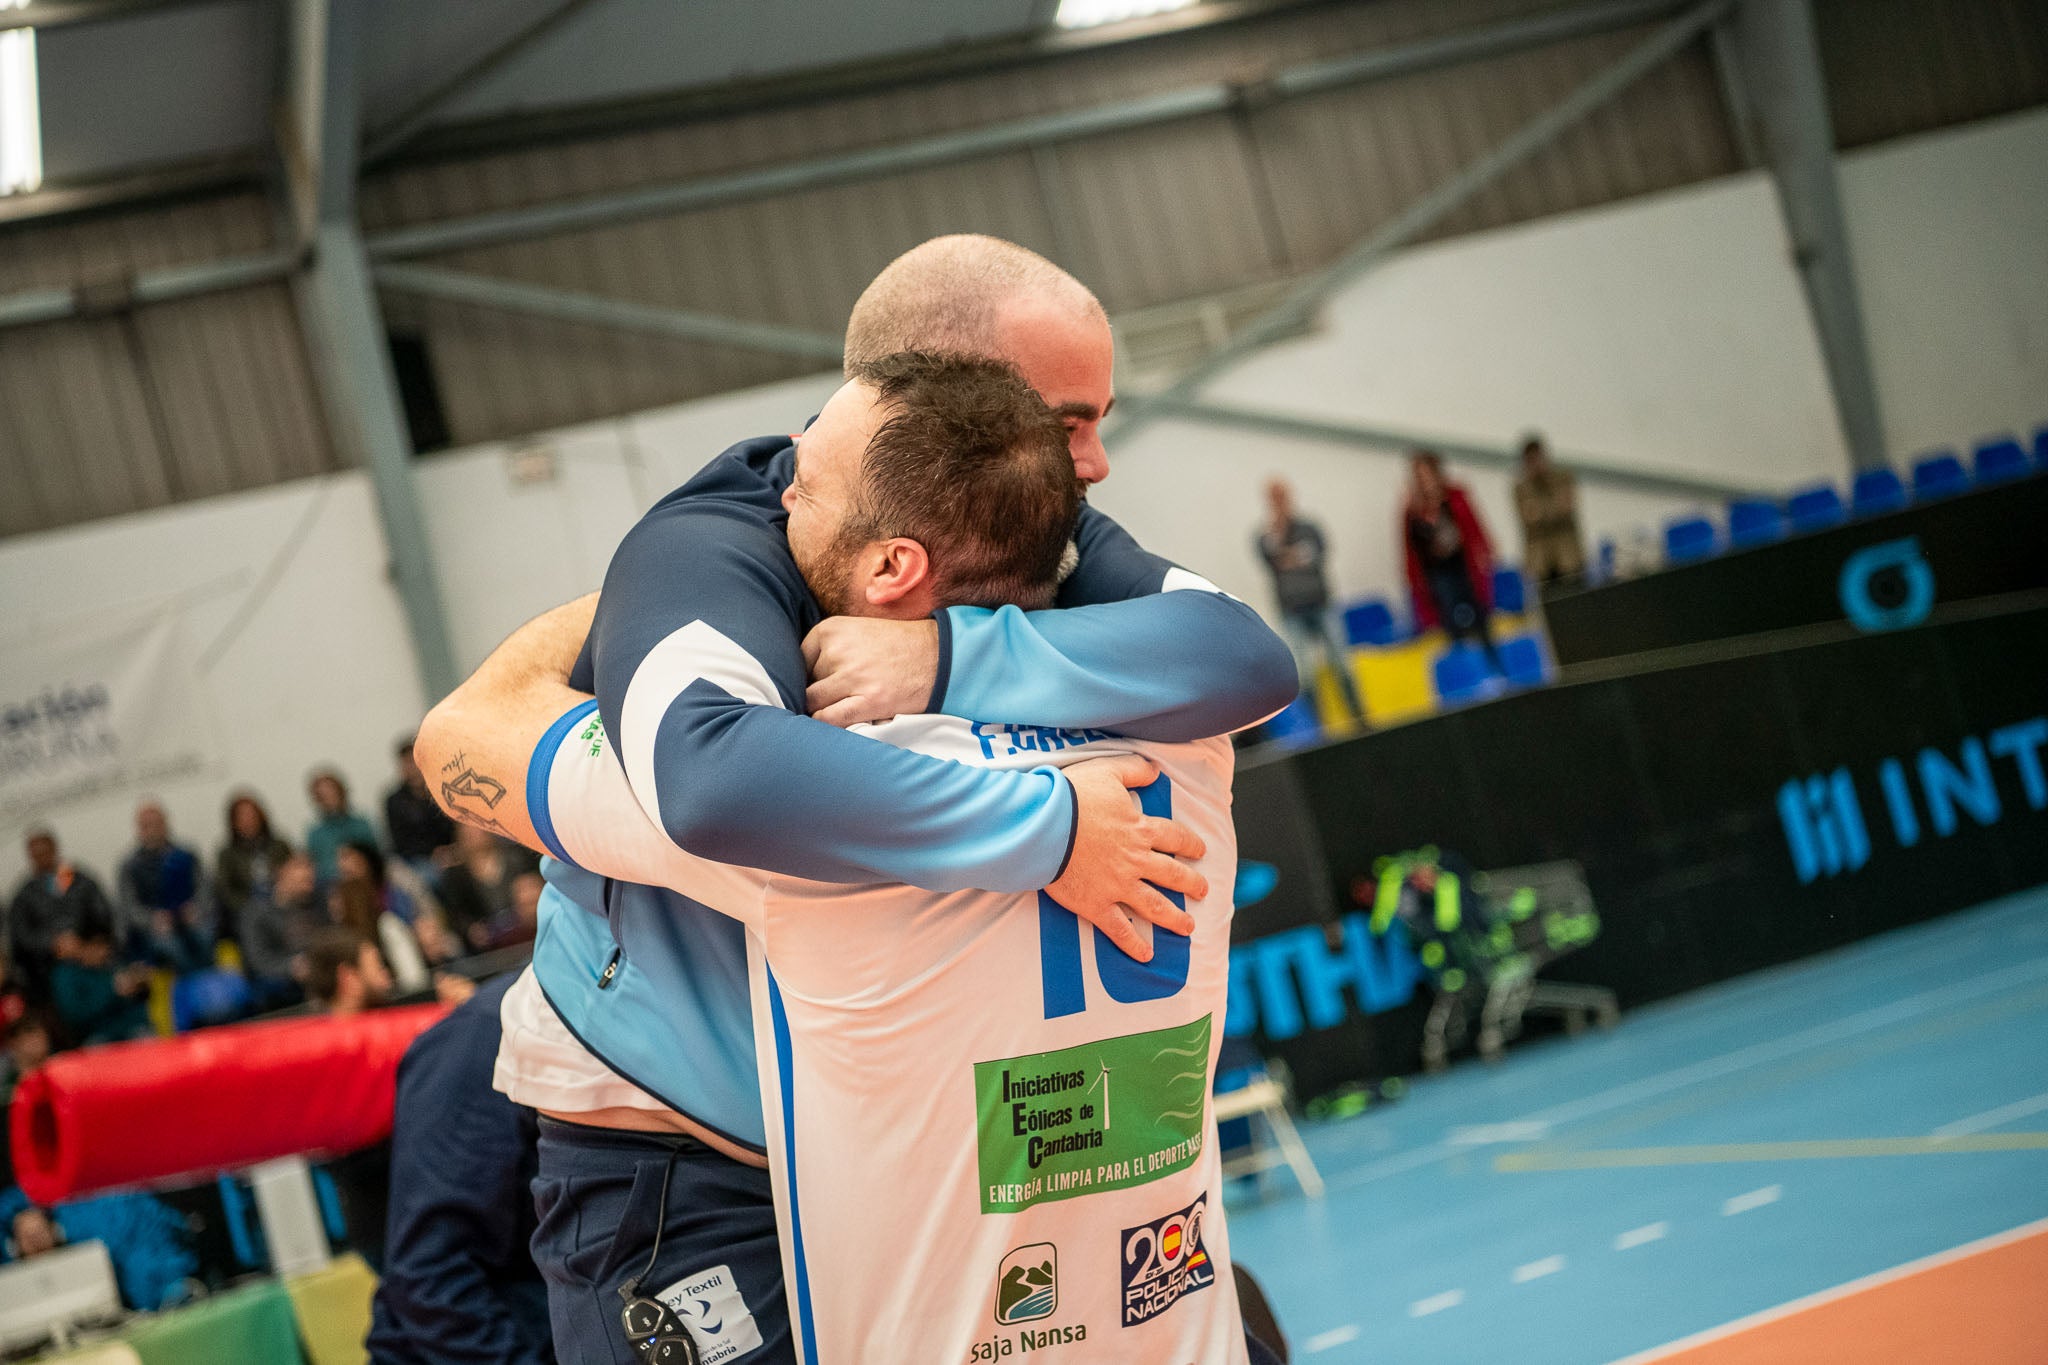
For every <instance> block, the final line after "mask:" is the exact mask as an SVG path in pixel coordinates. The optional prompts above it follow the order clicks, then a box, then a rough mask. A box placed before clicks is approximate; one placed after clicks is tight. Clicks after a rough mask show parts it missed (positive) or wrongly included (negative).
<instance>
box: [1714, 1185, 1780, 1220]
mask: <svg viewBox="0 0 2048 1365" xmlns="http://www.w3.org/2000/svg"><path fill="white" fill-rule="evenodd" d="M1784 1193H1785V1187H1784V1186H1783V1185H1766V1186H1764V1187H1763V1188H1762V1189H1760V1190H1751V1191H1750V1192H1749V1193H1748V1194H1738V1195H1736V1196H1735V1197H1734V1198H1733V1199H1730V1200H1729V1201H1728V1202H1727V1203H1725V1204H1723V1205H1722V1206H1721V1216H1722V1217H1723V1218H1733V1217H1734V1216H1735V1215H1736V1214H1738V1213H1748V1212H1749V1211H1750V1210H1751V1209H1760V1208H1762V1207H1763V1206H1764V1205H1766V1204H1775V1203H1777V1202H1778V1200H1779V1199H1780V1198H1782V1197H1783V1196H1784Z"/></svg>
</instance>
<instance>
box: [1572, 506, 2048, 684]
mask: <svg viewBox="0 0 2048 1365" xmlns="http://www.w3.org/2000/svg"><path fill="white" fill-rule="evenodd" d="M2038 588H2048V474H2043V475H2037V476H2035V477H2032V478H2028V479H2023V480H2020V481H2018V482H2014V483H2006V484H1997V485H1993V486H1991V487H1987V488H1981V489H1978V490H1976V491H1974V492H1970V493H1965V494H1962V495H1961V496H1959V497H1953V498H1946V499H1943V500H1941V501H1938V502H1929V503H1920V504H1916V505H1914V506H1911V507H1907V508H1904V509H1902V510H1900V511H1897V512H1892V513H1889V514H1887V515H1885V516H1881V517H1873V518H1871V519H1869V520H1867V521H1856V522H1851V523H1849V524H1847V525H1844V526H1837V527H1832V528H1830V529H1828V530H1825V531H1818V532H1814V533H1811V534H1807V535H1800V536H1795V537H1793V538H1792V539H1790V540H1786V541H1781V542H1779V543H1777V544H1773V545H1764V546H1759V547H1756V548H1754V549H1747V550H1738V551H1733V552H1731V553H1728V554H1724V555H1720V556H1718V557H1716V558H1714V559H1708V560H1702V561H1700V562H1698V563H1695V564H1685V565H1679V566H1677V567H1674V568H1668V569H1664V570H1662V571H1660V572H1658V573H1654V574H1650V575H1648V576H1646V577H1643V578H1633V579H1627V580H1625V581H1623V582H1619V583H1610V584H1607V585H1605V586H1602V587H1597V588H1584V589H1567V590H1563V591H1557V592H1552V593H1547V594H1546V595H1545V597H1544V601H1543V614H1544V620H1545V622H1546V624H1547V626H1548V628H1549V633H1550V642H1551V646H1552V649H1553V651H1554V653H1555V655H1556V657H1557V661H1558V663H1559V664H1561V665H1565V666H1567V667H1569V666H1570V665H1572V664H1579V663H1586V662H1589V661H1591V660H1595V659H1611V658H1616V657H1619V656H1622V655H1628V654H1640V653H1643V652H1646V651H1649V650H1656V649H1669V648H1673V647H1676V646H1680V645H1691V644H1700V643H1703V642H1706V641H1712V640H1726V639H1733V638H1735V637H1738V636H1743V635H1756V634H1761V633H1763V632H1765V631H1772V630H1784V629H1789V628H1792V627H1796V626H1811V625H1819V624H1823V623H1826V622H1836V621H1845V620H1846V621H1855V622H1862V623H1866V625H1874V626H1878V627H1897V626H1899V625H1902V624H1910V623H1911V621H1912V620H1913V619H1918V618H1924V617H1925V616H1926V615H1927V613H1928V612H1929V611H1930V610H1931V609H1932V608H1933V607H1935V606H1937V605H1942V604H1950V603H1955V602H1963V601H1969V600H1972V599H1976V598H1983V597H1995V596H2000V595H2002V594H2005V593H2012V592H2023V591H2026V590H2029V589H2038Z"/></svg>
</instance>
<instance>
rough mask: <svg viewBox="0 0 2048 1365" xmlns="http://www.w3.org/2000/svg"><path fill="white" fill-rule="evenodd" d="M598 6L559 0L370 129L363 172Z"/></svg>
mask: <svg viewBox="0 0 2048 1365" xmlns="http://www.w3.org/2000/svg"><path fill="white" fill-rule="evenodd" d="M601 3H603V0H562V3H560V4H558V5H556V6H555V7H554V8H553V9H551V10H549V11H548V12H547V13H545V14H543V15H541V16H540V17H539V18H538V19H536V20H534V21H533V22H532V23H530V24H528V25H527V26H526V27H525V28H522V29H520V30H519V31H518V32H516V33H514V34H512V35H511V36H510V37H508V38H506V39H505V41H504V42H502V43H499V44H498V45H497V46H496V47H494V48H492V49H491V50H490V51H489V52H486V53H484V55H483V56H481V57H479V58H477V59H476V60H475V61H474V62H471V63H470V64H469V65H468V66H466V67H464V68H462V70H460V71H458V72H456V73H455V74H454V75H452V76H450V77H448V79H446V80H444V81H442V82H441V83H440V84H439V85H437V86H435V87H434V88H433V89H432V90H429V91H428V92H427V93H426V94H425V95H423V96H421V97H420V98H419V99H418V100H416V101H414V102H413V104H412V105H411V106H410V107H409V108H407V109H406V110H405V111H404V112H403V113H401V114H399V115H398V116H397V117H395V118H393V119H391V120H390V121H389V122H388V123H385V124H383V125H381V126H379V127H377V128H373V129H371V130H370V133H369V136H368V137H367V138H366V139H364V146H363V167H364V169H366V170H367V169H369V168H370V167H373V166H376V165H379V164H380V163H382V162H383V161H385V160H386V159H387V158H389V157H390V156H391V154H392V153H393V152H395V151H397V150H398V149H399V148H401V147H403V146H405V145H406V144H407V143H408V142H410V141H412V139H413V136H414V135H415V134H416V133H418V132H419V131H420V130H421V129H423V128H425V127H426V126H427V125H428V123H430V122H432V121H433V117H434V115H435V114H437V113H439V112H440V111H441V110H443V109H445V108H447V107H448V105H449V104H451V103H452V102H453V101H454V100H455V99H456V98H457V97H458V96H461V95H464V94H467V93H468V92H469V91H471V90H474V89H475V88H476V87H477V85H478V84H479V83H480V82H481V81H483V80H485V79H486V78H488V77H489V76H491V75H492V74H493V73H495V72H497V71H501V70H503V69H504V67H505V65H506V63H508V62H510V61H511V60H512V59H513V58H515V57H517V56H519V55H520V54H522V53H524V52H526V51H528V50H530V49H531V48H532V47H533V45H534V44H536V43H538V42H540V41H541V40H542V39H544V38H546V37H547V36H548V35H549V34H551V33H553V32H554V31H555V30H556V29H558V28H560V27H561V26H562V25H563V24H564V23H566V22H568V21H569V20H570V19H573V18H575V17H576V16H577V15H578V14H580V13H582V12H583V11H584V10H586V9H588V8H590V6H592V5H595V4H601Z"/></svg>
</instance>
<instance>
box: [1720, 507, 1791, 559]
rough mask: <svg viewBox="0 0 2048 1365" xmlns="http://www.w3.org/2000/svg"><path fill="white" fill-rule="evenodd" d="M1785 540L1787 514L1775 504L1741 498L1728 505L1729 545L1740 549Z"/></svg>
mask: <svg viewBox="0 0 2048 1365" xmlns="http://www.w3.org/2000/svg"><path fill="white" fill-rule="evenodd" d="M1784 538H1785V513H1784V510H1783V509H1782V508H1780V507H1779V506H1778V504H1776V503H1775V502H1765V501H1764V500H1763V499H1761V498H1741V499H1738V500H1737V501H1735V502H1731V503H1729V504H1728V543H1729V544H1730V545H1733V546H1736V547H1738V548H1740V547H1742V546H1746V545H1768V544H1770V543H1771V542H1772V541H1774V540H1783V539H1784Z"/></svg>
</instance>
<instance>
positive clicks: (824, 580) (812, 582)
mask: <svg viewBox="0 0 2048 1365" xmlns="http://www.w3.org/2000/svg"><path fill="white" fill-rule="evenodd" d="M859 549H860V542H859V541H858V540H857V539H856V538H855V537H852V536H849V535H846V534H844V533H841V534H840V535H838V536H836V537H834V538H833V540H832V543H831V544H830V545H828V546H826V547H825V549H824V550H823V551H821V552H820V553H818V554H816V555H806V554H804V553H802V552H800V551H798V550H797V548H796V547H795V546H794V545H792V546H790V558H792V559H794V560H795V561H796V569H797V572H798V573H800V574H802V575H803V580H804V586H805V587H807V588H809V589H810V590H811V596H812V597H814V598H816V599H817V600H818V609H819V611H821V612H822V613H824V614H825V615H826V616H847V615H850V614H851V611H850V608H851V607H852V605H853V590H852V587H851V580H852V578H853V560H854V555H855V554H856V552H858V551H859Z"/></svg>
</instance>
